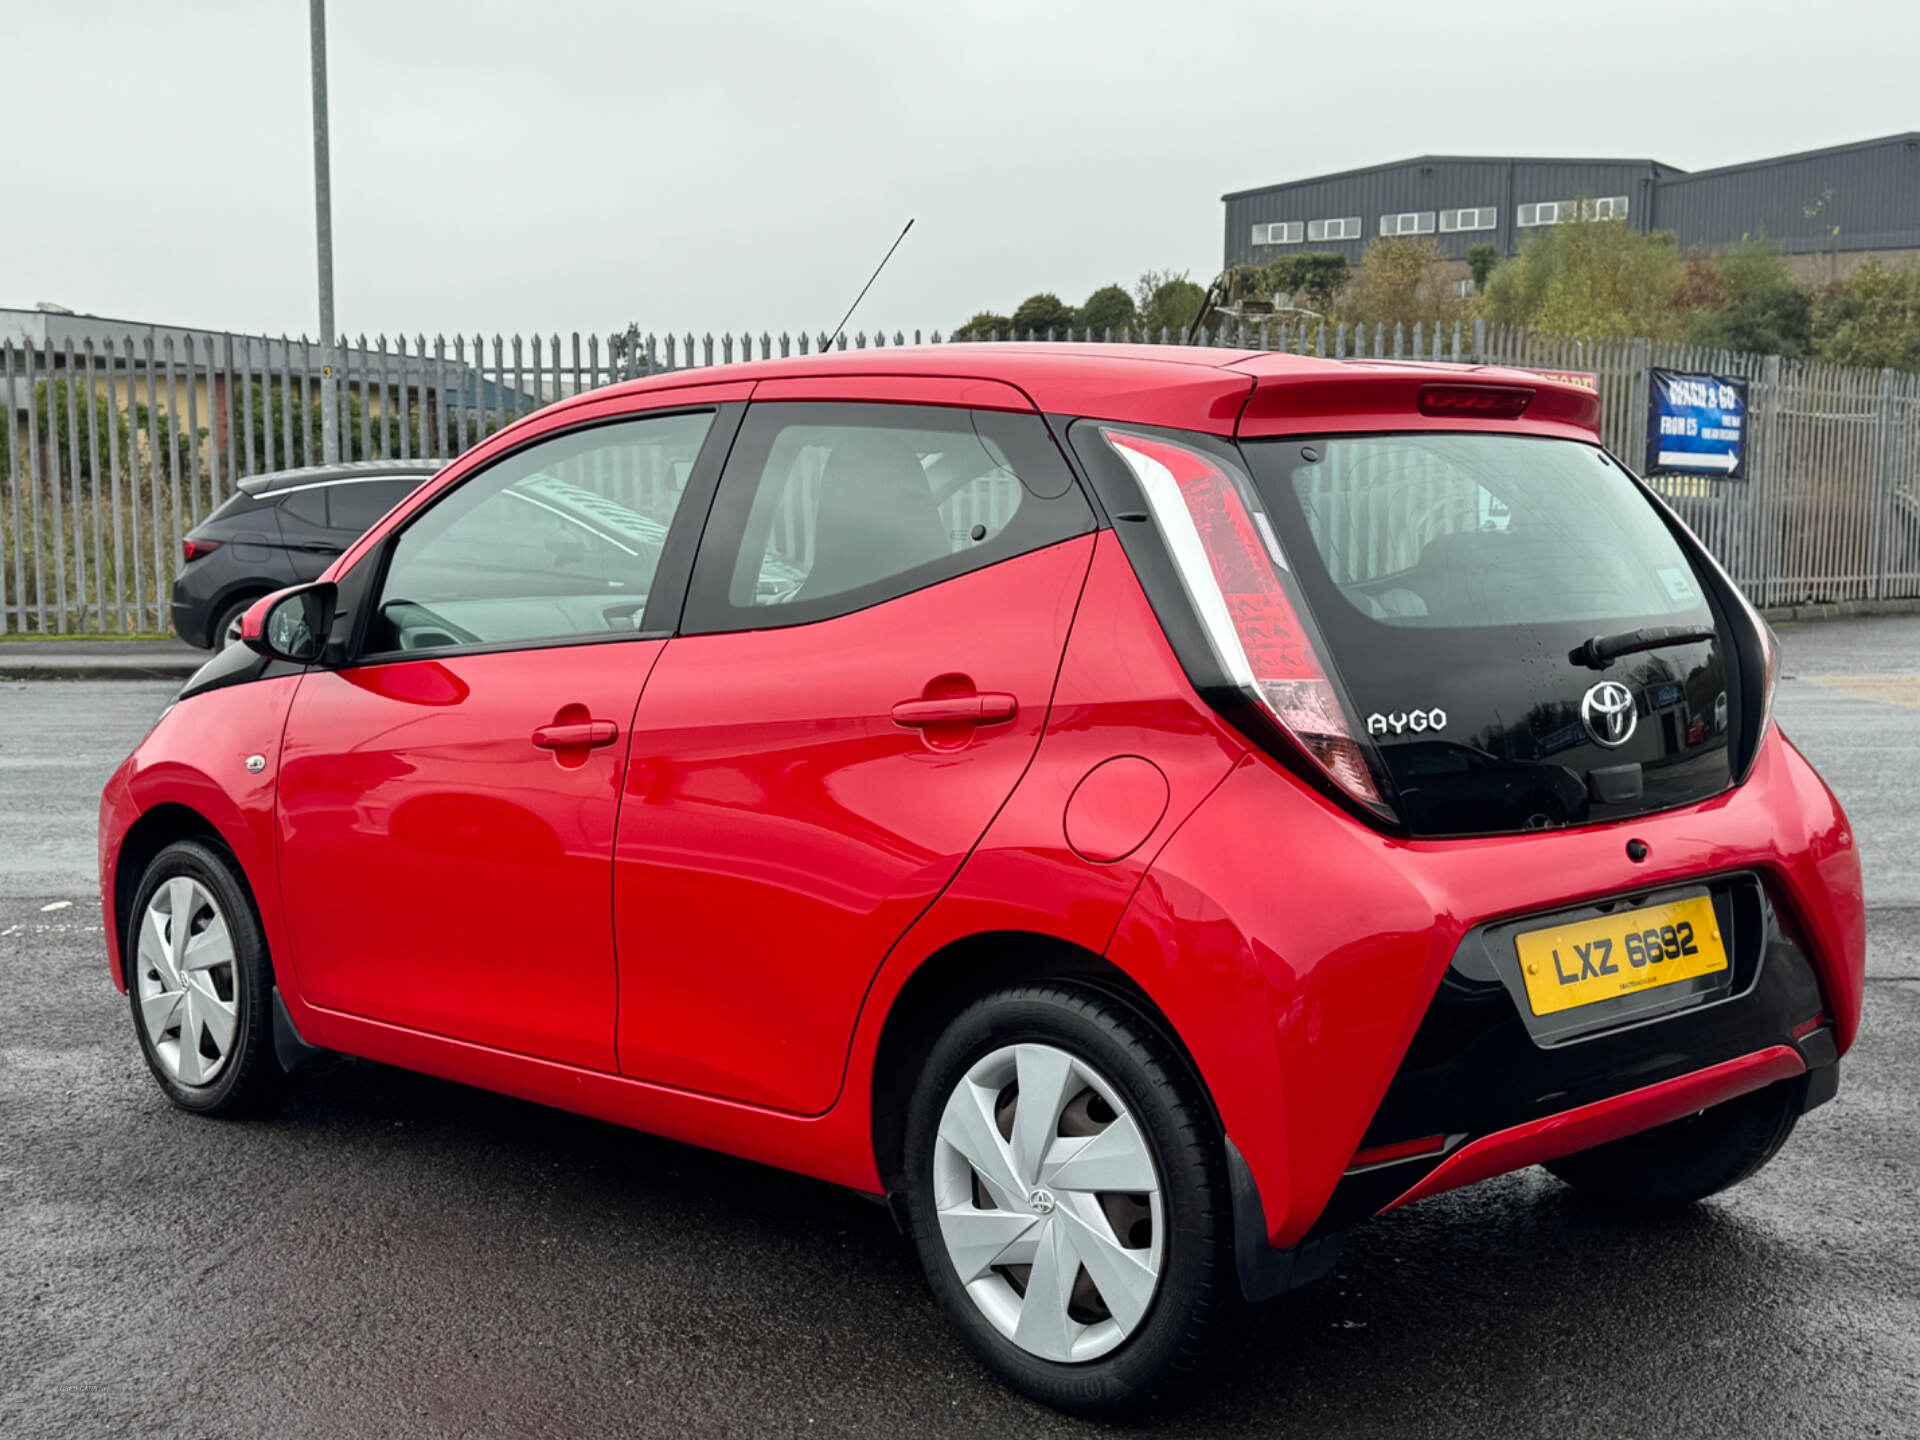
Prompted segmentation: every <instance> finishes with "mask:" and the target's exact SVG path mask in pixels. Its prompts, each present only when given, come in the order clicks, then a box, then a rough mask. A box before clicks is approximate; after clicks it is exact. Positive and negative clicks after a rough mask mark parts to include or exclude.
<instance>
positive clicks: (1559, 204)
mask: <svg viewBox="0 0 1920 1440" xmlns="http://www.w3.org/2000/svg"><path fill="white" fill-rule="evenodd" d="M1572 218H1573V203H1572V202H1571V201H1568V200H1542V201H1541V202H1540V203H1539V204H1537V205H1522V206H1521V207H1520V215H1519V221H1520V224H1521V226H1522V227H1523V228H1524V227H1527V226H1531V225H1558V224H1559V223H1560V222H1561V221H1562V220H1571V219H1572Z"/></svg>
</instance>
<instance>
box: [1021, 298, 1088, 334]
mask: <svg viewBox="0 0 1920 1440" xmlns="http://www.w3.org/2000/svg"><path fill="white" fill-rule="evenodd" d="M1073 322H1074V314H1073V307H1072V306H1071V305H1069V304H1067V303H1066V302H1065V301H1064V300H1062V299H1061V298H1060V297H1059V296H1058V295H1055V294H1054V293H1053V292H1052V291H1050V290H1043V291H1041V292H1040V293H1039V294H1038V295H1029V296H1028V297H1027V298H1026V299H1024V300H1022V301H1021V302H1020V308H1019V309H1018V310H1015V311H1014V312H1013V329H1014V333H1015V334H1017V335H1018V336H1019V337H1020V338H1021V339H1023V340H1024V339H1026V337H1027V335H1028V334H1029V333H1031V334H1032V335H1033V336H1034V337H1035V338H1036V339H1041V340H1044V339H1045V338H1046V336H1047V332H1048V331H1049V330H1051V331H1053V332H1054V333H1055V334H1056V335H1064V334H1065V333H1066V330H1067V327H1068V326H1070V325H1072V324H1073Z"/></svg>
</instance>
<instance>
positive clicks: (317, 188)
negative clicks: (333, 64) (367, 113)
mask: <svg viewBox="0 0 1920 1440" xmlns="http://www.w3.org/2000/svg"><path fill="white" fill-rule="evenodd" d="M307 15H308V20H309V22H310V27H311V33H312V51H313V230H314V248H315V250H316V252H317V255H318V260H319V265H320V454H321V458H322V459H323V460H325V462H326V463H327V464H329V465H332V464H335V463H337V462H338V461H339V459H340V416H339V406H338V403H337V387H336V386H335V384H334V378H333V359H334V357H333V195H332V178H331V172H332V168H333V167H332V163H331V162H330V161H329V160H328V158H327V0H307Z"/></svg>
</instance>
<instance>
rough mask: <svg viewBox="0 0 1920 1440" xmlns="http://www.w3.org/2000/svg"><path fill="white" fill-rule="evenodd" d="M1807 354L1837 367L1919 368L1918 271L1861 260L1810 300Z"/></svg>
mask: <svg viewBox="0 0 1920 1440" xmlns="http://www.w3.org/2000/svg"><path fill="white" fill-rule="evenodd" d="M1812 329H1813V336H1812V338H1813V353H1814V354H1815V355H1817V356H1818V357H1819V358H1820V359H1822V360H1831V361H1833V362H1834V363H1835V364H1839V365H1870V366H1874V367H1876V368H1877V367H1882V366H1891V367H1892V368H1894V369H1896V370H1920V269H1915V268H1911V267H1906V266H1902V267H1899V268H1889V267H1887V266H1885V265H1882V264H1881V263H1880V259H1879V257H1878V256H1869V257H1867V262H1866V264H1864V265H1862V266H1860V267H1859V268H1858V269H1857V270H1855V271H1854V272H1853V273H1852V274H1850V275H1848V276H1847V277H1846V278H1845V279H1842V280H1835V281H1832V282H1831V283H1829V284H1826V285H1822V286H1821V287H1820V288H1819V289H1818V290H1817V291H1815V292H1814V297H1813V327H1812Z"/></svg>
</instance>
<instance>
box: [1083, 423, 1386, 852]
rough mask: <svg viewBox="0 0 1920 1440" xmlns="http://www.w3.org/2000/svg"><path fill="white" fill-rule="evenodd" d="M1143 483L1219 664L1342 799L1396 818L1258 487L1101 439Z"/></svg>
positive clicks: (1184, 449)
mask: <svg viewBox="0 0 1920 1440" xmlns="http://www.w3.org/2000/svg"><path fill="white" fill-rule="evenodd" d="M1100 433H1101V435H1102V436H1103V437H1104V438H1105V440H1106V442H1107V444H1109V445H1110V446H1112V447H1113V450H1114V453H1115V454H1117V455H1119V457H1120V458H1121V459H1122V460H1124V461H1125V462H1126V463H1127V467H1128V468H1129V469H1130V470H1132V471H1133V474H1134V476H1135V478H1136V479H1138V481H1139V482H1140V488H1141V490H1142V491H1143V492H1144V493H1145V495H1146V499H1147V504H1148V505H1149V507H1151V509H1152V510H1153V513H1154V518H1155V519H1156V520H1157V521H1158V522H1159V527H1160V533H1161V534H1162V535H1163V536H1165V537H1166V541H1167V545H1168V548H1169V549H1170V550H1171V552H1172V555H1173V560H1174V563H1175V565H1176V567H1177V568H1178V570H1179V572H1180V578H1181V582H1182V583H1183V584H1184V586H1185V587H1186V590H1187V594H1188V596H1189V597H1190V598H1191V600H1192V601H1193V605H1194V608H1195V610H1196V611H1197V612H1198V614H1199V617H1200V621H1201V624H1202V625H1203V626H1204V627H1205V629H1206V632H1207V636H1208V639H1209V640H1210V642H1211V644H1212V646H1213V649H1214V652H1215V654H1216V655H1217V656H1218V658H1219V660H1220V662H1221V664H1222V665H1223V666H1224V667H1225V669H1226V671H1227V674H1228V675H1229V676H1230V677H1231V678H1232V680H1233V682H1234V684H1235V686H1236V687H1237V688H1238V689H1239V690H1241V691H1242V692H1243V693H1244V694H1245V695H1246V697H1247V698H1248V699H1249V700H1251V701H1253V702H1254V703H1255V704H1257V705H1259V706H1260V707H1261V708H1262V709H1263V710H1265V711H1266V713H1267V714H1268V715H1270V716H1271V717H1272V718H1273V719H1274V720H1275V721H1276V722H1278V724H1279V725H1280V727H1281V729H1283V730H1284V731H1285V732H1286V733H1287V734H1288V735H1289V736H1291V737H1292V738H1293V740H1294V741H1295V743H1296V744H1298V745H1299V747H1300V748H1301V749H1302V750H1304V751H1305V752H1306V753H1307V755H1309V756H1310V757H1311V758H1312V759H1313V760H1314V762H1315V763H1316V764H1317V765H1319V767H1320V768H1321V769H1322V770H1324V771H1325V772H1326V773H1327V775H1328V776H1330V777H1331V778H1332V779H1333V781H1334V782H1335V783H1336V784H1338V785H1339V786H1340V787H1341V789H1343V790H1345V791H1346V792H1347V793H1348V794H1349V795H1351V796H1353V798H1354V799H1356V800H1358V801H1360V802H1361V803H1362V804H1364V805H1366V806H1367V807H1368V808H1370V809H1372V810H1374V811H1376V812H1378V813H1380V814H1382V815H1385V816H1388V817H1389V818H1391V816H1392V811H1391V809H1390V808H1389V807H1388V805H1387V803H1386V802H1385V800H1383V799H1382V798H1381V794H1380V789H1379V787H1378V785H1376V784H1375V783H1374V778H1373V773H1372V771H1371V770H1370V768H1369V767H1368V765H1367V756H1366V748H1365V745H1364V744H1363V742H1362V741H1361V739H1360V732H1359V729H1358V727H1357V726H1356V725H1355V723H1354V721H1353V717H1352V715H1351V714H1350V712H1349V711H1348V708H1347V706H1346V705H1345V704H1344V703H1343V702H1342V700H1341V697H1340V694H1339V692H1338V690H1337V689H1336V688H1335V686H1334V683H1333V681H1332V680H1331V679H1330V678H1329V671H1328V669H1327V666H1326V664H1325V662H1324V660H1323V659H1322V657H1321V655H1320V653H1319V650H1318V648H1317V647H1316V645H1315V642H1314V636H1313V632H1312V630H1311V629H1310V628H1309V626H1308V625H1307V623H1306V622H1305V620H1304V619H1303V617H1302V613H1301V607H1300V606H1299V605H1297V604H1296V603H1295V600H1294V597H1293V595H1292V594H1291V593H1290V590H1289V583H1288V576H1289V574H1290V569H1289V566H1288V564H1287V559H1286V555H1285V554H1284V553H1283V552H1282V550H1281V548H1280V541H1279V537H1278V536H1276V535H1275V534H1274V532H1273V527H1272V526H1271V525H1270V524H1269V523H1268V521H1267V517H1266V515H1265V513H1264V512H1263V511H1261V510H1260V509H1259V508H1258V501H1257V499H1254V498H1251V497H1252V486H1251V482H1249V481H1248V480H1246V478H1245V477H1244V476H1239V477H1238V478H1236V475H1235V474H1234V473H1230V472H1232V471H1234V470H1235V469H1236V467H1233V466H1232V464H1231V462H1229V461H1225V460H1221V459H1216V458H1215V457H1214V456H1211V455H1208V454H1206V453H1204V452H1203V451H1200V450H1195V449H1192V448H1190V447H1188V446H1185V445H1180V444H1176V443H1174V442H1172V441H1169V440H1163V439H1160V438H1158V437H1150V436H1146V435H1136V434H1132V433H1130V432H1127V431H1124V430H1110V429H1106V428H1104V427H1103V428H1102V429H1101V431H1100Z"/></svg>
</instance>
